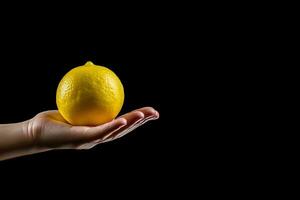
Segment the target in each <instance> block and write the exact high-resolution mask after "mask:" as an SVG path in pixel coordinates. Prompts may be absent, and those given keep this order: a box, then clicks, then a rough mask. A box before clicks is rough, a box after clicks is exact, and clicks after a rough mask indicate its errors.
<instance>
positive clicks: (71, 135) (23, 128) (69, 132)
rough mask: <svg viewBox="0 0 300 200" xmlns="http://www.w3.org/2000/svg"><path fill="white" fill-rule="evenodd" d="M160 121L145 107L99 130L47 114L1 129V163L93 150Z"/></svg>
mask: <svg viewBox="0 0 300 200" xmlns="http://www.w3.org/2000/svg"><path fill="white" fill-rule="evenodd" d="M158 118H159V113H158V112H157V111H156V110H154V109H153V108H151V107H144V108H140V109H137V110H134V111H132V112H129V113H127V114H124V115H122V116H120V117H118V118H116V119H114V120H112V121H110V122H108V123H106V124H102V125H99V126H94V127H91V126H72V125H70V124H69V123H67V122H66V121H65V120H64V119H63V117H62V116H61V115H60V114H59V112H58V111H57V110H51V111H45V112H42V113H39V114H37V115H36V116H35V117H33V118H32V119H30V120H27V121H24V122H20V123H14V124H1V125H0V160H6V159H10V158H15V157H19V156H24V155H30V154H35V153H40V152H44V151H50V150H54V149H90V148H93V147H94V146H96V145H98V144H101V143H104V142H109V141H112V140H115V139H117V138H120V137H122V136H124V135H126V134H127V133H129V132H131V131H133V130H134V129H136V128H137V127H139V126H141V125H143V124H144V123H146V122H148V121H150V120H155V119H158Z"/></svg>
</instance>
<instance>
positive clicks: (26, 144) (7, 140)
mask: <svg viewBox="0 0 300 200" xmlns="http://www.w3.org/2000/svg"><path fill="white" fill-rule="evenodd" d="M27 129H28V121H25V122H20V123H14V124H1V125H0V160H5V159H8V158H13V157H17V156H21V155H26V154H30V151H31V148H32V142H31V140H30V137H29V136H28V134H27V133H28V132H27Z"/></svg>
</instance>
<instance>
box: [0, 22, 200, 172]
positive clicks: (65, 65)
mask: <svg viewBox="0 0 300 200" xmlns="http://www.w3.org/2000/svg"><path fill="white" fill-rule="evenodd" d="M95 30H97V31H95ZM47 31H48V29H45V30H42V31H41V32H39V33H36V34H34V33H33V32H28V33H26V34H16V35H14V34H12V35H9V36H7V38H8V40H9V42H8V43H4V42H3V45H2V46H1V52H2V53H1V79H0V85H1V115H0V119H1V123H13V122H19V121H23V120H27V119H29V118H32V117H33V116H34V115H35V114H37V113H39V112H41V111H45V110H50V109H56V104H55V94H56V88H57V85H58V83H59V81H60V79H61V78H62V77H63V75H64V74H65V73H67V72H68V71H69V70H70V69H72V68H74V67H76V66H79V65H83V64H84V63H85V62H86V61H89V60H90V61H92V62H94V63H95V64H98V65H103V66H106V67H109V68H110V69H112V70H113V71H114V72H115V73H116V74H117V75H118V76H119V77H120V79H121V81H122V83H123V85H124V89H125V103H124V106H123V108H122V111H121V114H122V113H126V112H129V111H131V110H133V109H136V108H139V107H143V106H153V107H154V108H155V109H157V110H158V111H159V112H160V115H161V117H160V119H159V120H157V121H151V122H149V123H148V124H146V125H144V126H142V127H140V128H139V129H137V130H135V131H134V132H132V133H131V134H129V135H128V136H126V137H124V138H121V139H119V140H116V141H114V142H111V143H107V144H102V145H99V146H97V147H95V148H94V149H91V150H88V151H86V150H82V151H75V150H63V151H61V150H60V151H51V152H45V153H41V154H36V155H32V156H26V157H21V158H16V159H12V160H8V161H5V162H1V165H2V166H4V165H7V166H9V167H14V166H22V168H23V169H34V170H32V171H31V172H32V173H36V171H35V170H38V171H39V170H41V169H42V171H47V170H49V169H52V170H53V169H54V170H59V171H60V172H63V173H66V174H68V173H70V171H69V170H71V171H75V172H76V174H79V175H80V174H81V175H82V176H86V174H85V173H88V174H95V173H96V174H97V173H100V174H101V176H103V175H107V174H112V173H117V174H123V175H124V174H125V175H126V174H128V173H129V174H131V175H130V176H132V175H134V174H135V175H137V174H139V173H141V172H139V171H142V172H143V173H141V174H140V175H141V176H150V175H149V174H148V172H147V171H148V170H150V171H151V172H149V173H150V174H152V173H153V172H154V173H155V171H160V172H162V173H165V174H169V173H171V174H173V173H175V172H172V170H170V168H174V167H176V166H178V165H180V164H182V163H183V164H186V163H184V161H183V160H182V159H183V158H184V157H186V156H183V150H184V147H183V146H184V143H185V142H186V140H187V139H188V138H190V136H188V134H190V133H189V132H187V131H186V132H181V127H183V128H184V130H187V128H188V127H189V125H188V124H184V123H183V121H184V120H185V121H186V120H188V119H189V118H190V117H189V116H184V115H181V113H182V112H183V111H184V110H186V109H187V110H189V109H194V108H193V107H190V105H188V104H186V105H184V103H183V101H182V100H184V98H182V96H186V95H187V96H189V94H188V90H189V88H185V87H184V86H183V85H182V82H183V83H184V82H185V81H186V80H187V79H188V77H189V74H191V73H189V72H186V71H185V70H188V67H187V66H184V65H182V64H183V63H182V61H181V58H180V54H179V53H178V51H179V50H180V47H179V46H178V44H179V42H174V38H173V36H171V35H169V34H171V33H170V32H164V33H157V32H155V31H153V32H151V28H149V29H148V28H145V30H143V29H141V30H137V31H139V32H135V31H133V32H130V33H127V32H126V31H125V32H123V33H113V32H112V33H109V34H105V33H104V34H102V33H101V32H102V31H101V27H98V29H94V30H93V29H90V30H89V31H91V34H89V33H85V34H82V35H80V34H73V32H72V31H69V32H64V33H62V34H55V33H52V32H50V33H48V32H47ZM149 31H150V32H149ZM25 32H26V30H25ZM104 32H105V31H104ZM46 33H47V34H46ZM51 34H54V35H51ZM180 51H181V50H180ZM184 69H185V70H184ZM188 87H189V86H188ZM188 98H192V97H191V96H190V97H188ZM186 103H189V102H188V101H187V102H186ZM187 106H188V107H187ZM187 156H188V155H187Z"/></svg>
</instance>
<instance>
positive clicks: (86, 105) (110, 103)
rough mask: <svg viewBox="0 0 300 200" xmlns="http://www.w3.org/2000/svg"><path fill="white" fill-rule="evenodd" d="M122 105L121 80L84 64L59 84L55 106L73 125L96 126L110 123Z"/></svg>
mask: <svg viewBox="0 0 300 200" xmlns="http://www.w3.org/2000/svg"><path fill="white" fill-rule="evenodd" d="M123 103H124V89H123V85H122V83H121V81H120V79H119V78H118V77H117V75H116V74H115V73H114V72H112V71H111V70H110V69H108V68H106V67H103V66H99V65H94V64H93V63H92V62H87V63H86V64H85V65H83V66H79V67H76V68H74V69H72V70H70V71H69V72H68V73H67V74H66V75H65V76H64V77H63V78H62V80H61V81H60V83H59V85H58V87H57V92H56V104H57V107H58V110H59V112H60V114H61V115H62V116H63V117H64V119H65V120H66V121H67V122H69V123H70V124H72V125H86V126H96V125H100V124H104V123H106V122H109V121H111V120H113V119H114V118H115V117H116V116H117V115H118V113H119V112H120V110H121V108H122V106H123Z"/></svg>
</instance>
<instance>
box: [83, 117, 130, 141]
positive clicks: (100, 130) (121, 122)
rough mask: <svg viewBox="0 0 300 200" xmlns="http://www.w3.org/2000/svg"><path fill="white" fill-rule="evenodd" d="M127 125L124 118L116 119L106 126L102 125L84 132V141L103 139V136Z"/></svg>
mask: <svg viewBox="0 0 300 200" xmlns="http://www.w3.org/2000/svg"><path fill="white" fill-rule="evenodd" d="M126 124H127V120H126V119H125V118H118V119H115V120H112V121H111V122H108V123H106V124H102V125H100V126H96V127H92V128H89V129H87V131H86V134H85V135H86V139H87V140H90V141H92V140H95V139H101V138H103V137H105V135H107V134H110V133H111V132H114V131H116V130H118V129H120V128H121V127H123V126H125V125H126Z"/></svg>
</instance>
